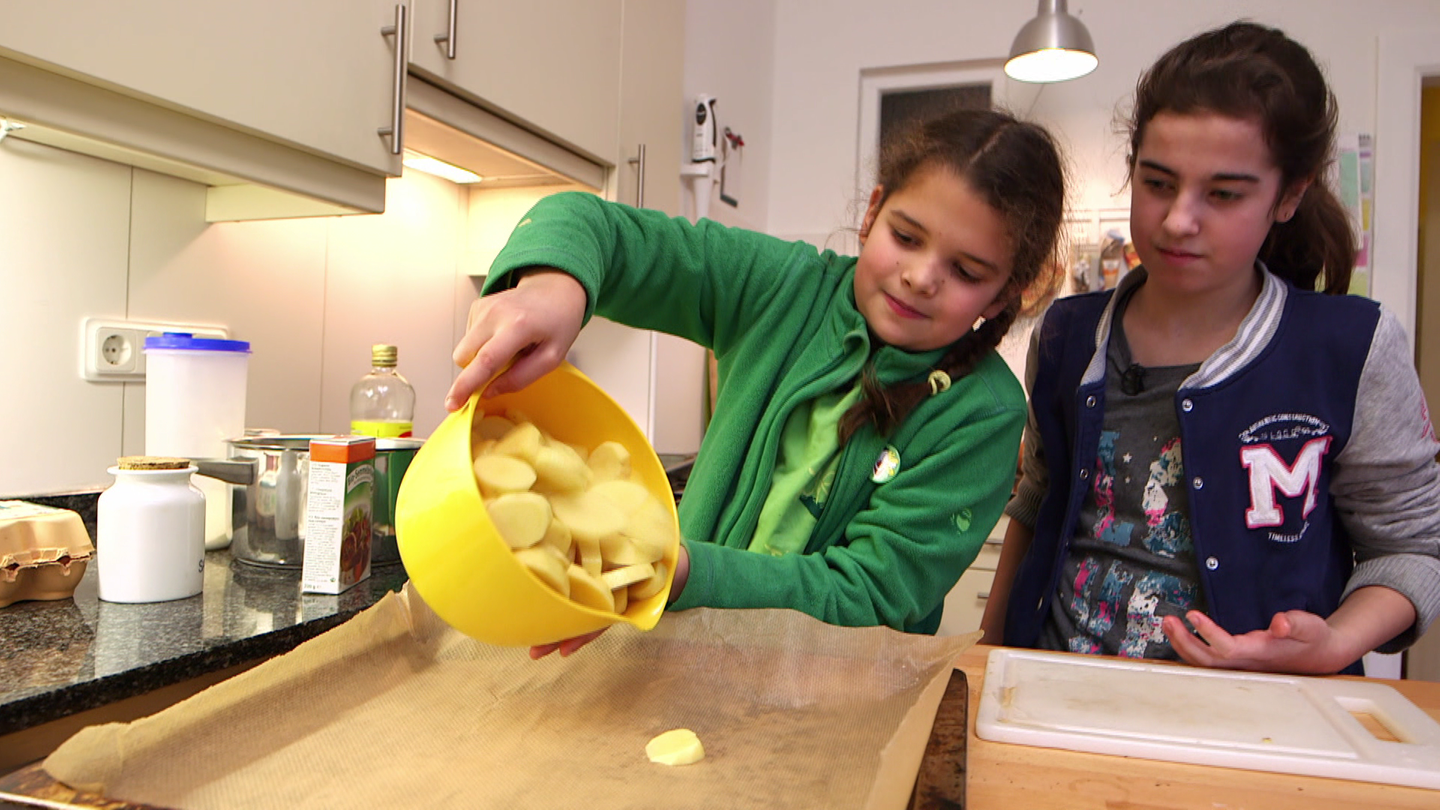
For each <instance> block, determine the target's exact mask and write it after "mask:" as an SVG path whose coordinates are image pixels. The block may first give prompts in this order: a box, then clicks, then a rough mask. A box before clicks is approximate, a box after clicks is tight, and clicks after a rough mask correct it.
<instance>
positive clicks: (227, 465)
mask: <svg viewBox="0 0 1440 810" xmlns="http://www.w3.org/2000/svg"><path fill="white" fill-rule="evenodd" d="M313 438H317V437H316V436H309V435H268V436H246V437H243V438H238V439H228V440H227V441H226V444H228V445H229V446H230V458H229V459H224V460H222V459H192V460H193V461H194V462H195V464H196V466H198V467H199V468H200V471H199V472H200V474H201V475H207V476H210V477H211V478H217V479H219V480H221V481H228V482H229V483H231V484H234V485H236V486H235V487H234V488H233V489H232V492H233V500H232V504H231V510H232V513H233V517H232V523H233V526H234V533H233V534H234V540H233V542H232V543H231V546H230V548H231V552H232V554H233V556H234V557H235V559H237V560H241V561H242V562H247V563H251V564H254V565H265V566H274V567H284V568H292V567H299V566H300V564H301V562H302V560H303V559H304V554H305V512H306V506H307V502H308V490H309V479H310V440H311V439H313ZM421 444H422V442H421V441H420V440H419V439H376V440H375V490H374V491H375V504H374V520H373V522H372V524H371V525H373V526H374V532H373V535H372V538H371V544H370V562H371V564H372V565H383V564H386V563H394V562H399V560H400V551H399V548H398V547H397V546H396V543H395V520H394V513H395V495H396V493H397V492H398V491H399V489H400V479H401V478H402V477H403V476H404V475H405V470H406V469H407V468H408V467H409V465H410V460H411V459H412V458H414V457H415V451H416V450H418V449H419V448H420V445H421Z"/></svg>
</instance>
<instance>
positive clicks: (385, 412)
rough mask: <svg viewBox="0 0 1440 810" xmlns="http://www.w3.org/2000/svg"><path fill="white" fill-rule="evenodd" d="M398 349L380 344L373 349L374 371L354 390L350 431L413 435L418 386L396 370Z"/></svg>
mask: <svg viewBox="0 0 1440 810" xmlns="http://www.w3.org/2000/svg"><path fill="white" fill-rule="evenodd" d="M397 354H398V352H397V350H396V348H395V347H394V346H391V345H388V344H385V343H377V344H375V345H374V346H372V347H371V348H370V366H371V368H370V373H369V374H366V375H365V376H364V377H361V378H360V381H359V382H357V383H355V385H354V387H352V388H351V389H350V432H351V433H354V434H357V435H361V436H374V437H376V438H379V439H393V438H403V437H408V436H410V435H411V432H412V431H413V429H414V420H415V389H414V388H413V387H412V386H411V385H410V382H409V381H408V380H406V379H405V378H404V377H403V376H401V374H400V372H399V371H397V370H396V368H395V364H396V359H397Z"/></svg>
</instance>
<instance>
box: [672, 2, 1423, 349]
mask: <svg viewBox="0 0 1440 810" xmlns="http://www.w3.org/2000/svg"><path fill="white" fill-rule="evenodd" d="M1069 6H1070V12H1071V13H1072V14H1075V15H1076V16H1078V17H1079V18H1080V19H1081V20H1083V21H1084V22H1085V24H1086V26H1087V27H1088V28H1089V30H1090V33H1091V35H1092V36H1093V37H1094V39H1095V46H1096V49H1097V51H1098V52H1099V56H1100V66H1099V67H1098V68H1097V69H1096V70H1095V71H1094V72H1093V73H1091V74H1090V75H1089V76H1086V77H1083V78H1081V79H1077V80H1075V81H1072V82H1066V83H1063V84H1057V85H1048V86H1035V85H1027V84H1023V83H1020V82H1013V81H1010V80H1008V79H1007V80H1004V85H1005V86H1004V87H1002V88H997V90H998V93H997V95H998V96H1000V97H1002V98H1004V99H1005V100H1006V103H1007V104H1008V106H1010V107H1011V109H1013V110H1015V111H1016V112H1018V113H1020V114H1022V115H1026V116H1029V117H1031V118H1034V119H1035V120H1037V121H1039V122H1041V123H1044V124H1046V125H1047V126H1049V127H1050V128H1051V130H1052V131H1053V132H1054V133H1055V134H1056V135H1057V137H1058V138H1059V140H1060V141H1061V143H1062V145H1064V147H1065V148H1066V153H1067V157H1068V160H1069V163H1070V168H1071V171H1072V177H1071V181H1072V190H1071V195H1070V196H1071V199H1070V200H1069V204H1070V206H1071V208H1072V209H1075V210H1089V209H1104V208H1126V207H1128V205H1129V192H1128V189H1126V188H1124V181H1125V167H1124V155H1125V143H1124V138H1123V136H1122V135H1120V134H1119V133H1118V132H1117V131H1116V125H1115V122H1116V113H1117V111H1119V110H1121V109H1122V108H1123V105H1124V104H1125V103H1127V102H1128V99H1129V96H1130V94H1131V93H1132V92H1133V90H1134V85H1135V81H1136V79H1137V78H1138V76H1139V74H1140V72H1141V71H1142V70H1144V68H1145V67H1146V66H1148V65H1149V64H1150V63H1151V62H1153V61H1154V59H1155V58H1156V57H1157V56H1159V55H1160V54H1161V53H1162V52H1163V51H1165V50H1166V49H1167V48H1169V47H1170V46H1171V45H1173V44H1175V43H1177V42H1179V41H1181V40H1183V39H1185V38H1186V37H1188V36H1190V35H1192V34H1195V33H1198V32H1199V31H1202V30H1205V29H1208V28H1213V27H1216V26H1219V25H1223V24H1225V23H1227V22H1229V21H1231V20H1234V19H1239V18H1248V19H1253V20H1256V21H1258V22H1262V23H1266V24H1270V25H1276V26H1279V27H1281V28H1283V29H1285V30H1286V31H1287V32H1288V33H1289V34H1290V35H1291V36H1293V37H1295V38H1296V39H1298V40H1299V41H1301V42H1303V43H1304V44H1305V45H1306V46H1307V47H1309V48H1310V49H1311V51H1312V52H1313V53H1314V54H1315V55H1316V57H1317V58H1318V59H1319V61H1320V62H1321V63H1322V65H1323V66H1324V67H1325V68H1326V70H1327V72H1328V75H1329V79H1330V82H1331V85H1332V86H1333V88H1334V90H1335V93H1336V96H1337V98H1338V100H1339V103H1340V110H1341V118H1340V127H1341V130H1342V131H1346V132H1374V130H1375V124H1376V110H1375V88H1376V54H1377V45H1376V38H1377V36H1379V35H1381V34H1384V33H1389V32H1395V31H1413V30H1415V29H1417V28H1419V29H1425V28H1436V29H1440V5H1437V4H1436V3H1435V2H1433V0H1372V1H1371V2H1363V3H1360V2H1353V0H1266V1H1265V2H1260V1H1259V0H1210V1H1209V2H1205V3H1195V2H1181V0H1091V1H1090V2H1086V1H1085V0H1072V2H1071V3H1070V4H1069ZM688 10H689V14H690V20H689V31H688V38H687V42H686V47H687V52H686V89H687V92H696V91H700V90H705V91H707V92H714V93H716V95H719V96H721V104H722V107H721V109H722V114H721V121H722V123H723V122H724V121H725V114H724V112H723V111H724V110H726V109H729V110H735V109H736V108H737V107H740V111H738V112H735V113H732V115H739V116H741V120H742V122H743V123H744V124H745V125H746V126H747V127H749V129H747V130H746V131H745V133H744V134H745V135H746V140H747V144H751V145H747V150H752V151H753V152H754V154H751V155H747V165H746V180H745V182H746V187H747V188H748V189H752V190H751V191H750V192H749V196H752V197H753V196H755V194H756V192H755V191H754V190H753V189H755V188H756V186H757V185H761V184H764V187H765V194H764V201H763V202H762V203H760V204H759V205H761V206H763V209H762V208H758V207H757V208H756V209H751V210H749V211H745V212H743V213H744V214H745V215H746V217H747V219H746V220H745V221H742V222H740V223H738V224H749V225H753V226H754V227H757V228H758V229H760V230H764V231H767V232H769V233H772V234H775V235H777V236H781V237H785V238H794V239H804V240H806V241H810V242H812V243H814V244H816V245H820V246H822V247H830V248H834V249H837V250H854V240H853V237H852V236H851V234H850V229H853V228H854V226H855V224H856V221H857V219H858V216H859V214H860V212H861V211H862V210H863V209H862V206H861V203H862V201H863V199H864V196H865V194H866V192H867V191H868V182H869V181H868V179H861V180H859V181H857V171H856V170H857V162H858V160H859V156H858V155H857V150H858V147H859V142H860V136H859V107H860V104H859V99H860V80H861V75H862V72H863V71H870V72H874V71H879V70H884V69H887V68H900V67H913V66H929V67H932V68H950V67H953V68H976V67H984V66H991V67H994V66H998V65H1000V64H1002V63H1003V60H1004V57H1005V56H1006V55H1007V54H1008V51H1009V48H1010V43H1011V41H1012V39H1013V38H1014V36H1015V33H1016V32H1017V31H1018V30H1019V29H1020V26H1021V25H1023V24H1024V23H1025V21H1026V20H1028V19H1029V18H1030V17H1031V16H1033V15H1034V12H1035V4H1034V3H1032V2H1011V3H995V2H990V1H989V0H887V2H885V3H876V2H874V0H747V2H738V3H732V2H719V0H690V2H689V5H688ZM742 15H744V16H747V17H748V19H740V17H741V16H742ZM716 20H719V21H721V22H718V23H717V22H715V21H716ZM767 49H768V52H767ZM767 60H768V61H772V62H773V76H771V77H768V78H767V77H766V76H765V75H764V74H762V73H760V72H759V67H758V66H760V65H762V64H763V63H765V62H766V61H767ZM710 88H725V90H726V92H727V93H728V94H729V95H728V96H727V95H722V94H721V93H720V92H718V91H717V90H715V89H710ZM732 88H733V90H732ZM736 94H740V95H741V97H740V98H736V97H735V95H736ZM767 96H768V97H769V99H770V110H769V113H768V125H769V129H768V131H761V130H755V129H753V127H754V126H758V125H760V123H761V122H764V121H766V120H767V119H766V113H765V112H764V111H761V110H754V109H752V107H751V106H750V105H754V104H758V103H760V101H761V100H762V99H764V98H766V97H767ZM752 122H753V123H752ZM752 132H760V133H761V134H759V135H754V134H752ZM760 148H764V149H765V150H767V152H768V154H767V158H768V167H766V169H764V170H761V169H758V168H757V167H756V166H755V163H756V162H758V161H755V160H754V159H753V158H754V157H756V156H757V155H758V154H759V153H760ZM1386 157H1387V156H1386V155H1385V146H1384V144H1383V143H1380V144H1378V145H1377V160H1385V159H1386ZM1404 159H1413V156H1407V157H1406V158H1404ZM725 208H726V206H723V205H712V208H711V211H712V214H714V213H715V212H716V211H717V209H725ZM722 213H723V212H722ZM762 213H763V216H762ZM1377 216H1378V217H1383V216H1385V214H1384V212H1383V211H1380V212H1377ZM1384 272H1385V270H1384V268H1379V269H1378V270H1377V274H1381V273H1384ZM1377 278H1378V275H1377ZM1379 282H1380V283H1378V284H1377V289H1379V290H1383V289H1384V288H1385V285H1384V279H1379ZM1377 296H1378V297H1379V298H1380V299H1381V300H1382V301H1383V302H1385V303H1387V304H1390V305H1391V306H1394V307H1399V308H1404V307H1407V306H1408V301H1406V300H1401V298H1402V296H1394V295H1391V296H1388V297H1389V298H1395V299H1396V300H1393V301H1392V300H1387V296H1386V295H1385V294H1384V293H1383V292H1382V293H1377ZM1027 332H1028V330H1027V329H1026V328H1025V327H1024V325H1023V324H1022V325H1021V326H1020V327H1018V328H1017V329H1016V330H1013V331H1012V335H1011V336H1010V337H1009V338H1007V340H1006V342H1005V344H1003V345H1002V347H1001V352H1002V354H1004V355H1005V357H1006V359H1007V360H1008V361H1009V362H1010V363H1011V366H1012V367H1013V368H1014V369H1015V370H1016V372H1017V373H1022V372H1023V363H1024V352H1023V346H1024V344H1025V340H1026V339H1027Z"/></svg>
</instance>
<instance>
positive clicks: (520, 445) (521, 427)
mask: <svg viewBox="0 0 1440 810" xmlns="http://www.w3.org/2000/svg"><path fill="white" fill-rule="evenodd" d="M542 443H543V438H542V437H541V436H540V428H537V427H535V426H534V425H532V424H530V423H529V422H523V423H520V424H517V425H515V429H514V430H511V431H510V432H509V433H506V434H505V435H504V436H502V437H501V438H500V440H499V441H497V442H495V452H497V453H503V454H505V455H507V456H514V457H515V458H518V459H520V460H522V461H525V462H527V463H531V464H533V463H534V462H535V454H536V453H538V452H539V451H540V445H541V444H542Z"/></svg>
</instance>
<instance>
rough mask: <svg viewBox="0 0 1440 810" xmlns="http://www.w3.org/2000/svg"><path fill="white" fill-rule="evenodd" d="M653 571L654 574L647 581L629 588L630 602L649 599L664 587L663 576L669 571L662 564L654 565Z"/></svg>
mask: <svg viewBox="0 0 1440 810" xmlns="http://www.w3.org/2000/svg"><path fill="white" fill-rule="evenodd" d="M654 569H655V573H653V574H651V575H650V578H649V579H647V580H645V581H644V582H637V583H635V584H634V585H631V586H630V598H631V599H632V600H639V599H649V598H650V597H652V596H654V595H655V594H657V593H659V592H660V591H661V590H662V589H663V588H664V587H665V574H666V572H667V571H668V570H669V569H668V568H667V567H666V566H665V563H663V562H657V563H655V565H654Z"/></svg>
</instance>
